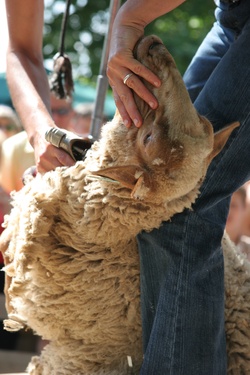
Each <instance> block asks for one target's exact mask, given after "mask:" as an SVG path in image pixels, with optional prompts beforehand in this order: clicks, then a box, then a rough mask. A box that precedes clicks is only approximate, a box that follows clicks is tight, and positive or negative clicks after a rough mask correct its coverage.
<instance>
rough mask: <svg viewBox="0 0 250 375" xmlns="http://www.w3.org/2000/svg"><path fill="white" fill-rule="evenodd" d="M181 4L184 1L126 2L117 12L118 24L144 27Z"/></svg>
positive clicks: (130, 0)
mask: <svg viewBox="0 0 250 375" xmlns="http://www.w3.org/2000/svg"><path fill="white" fill-rule="evenodd" d="M183 2H185V0H165V1H163V0H156V1H152V0H127V1H126V2H125V3H124V4H123V6H122V7H121V8H120V10H119V14H118V17H119V22H122V23H124V24H134V25H138V26H139V27H145V26H147V25H148V24H149V23H150V22H152V21H154V20H155V19H156V18H158V17H160V16H162V15H164V14H166V13H169V12H170V11H171V10H173V9H175V8H177V7H178V6H179V5H180V4H182V3H183ZM118 17H117V20H118Z"/></svg>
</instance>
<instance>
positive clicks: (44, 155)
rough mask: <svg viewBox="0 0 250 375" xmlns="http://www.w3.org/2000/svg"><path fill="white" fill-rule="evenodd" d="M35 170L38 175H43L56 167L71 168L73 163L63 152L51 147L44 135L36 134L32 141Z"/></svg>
mask: <svg viewBox="0 0 250 375" xmlns="http://www.w3.org/2000/svg"><path fill="white" fill-rule="evenodd" d="M34 151H35V162H36V168H37V171H38V172H39V173H45V172H48V171H50V170H53V169H55V168H56V167H63V166H68V167H70V166H72V165H74V164H75V161H74V160H73V159H72V158H71V156H70V155H69V154H68V153H67V152H66V151H64V150H62V149H59V148H57V147H55V146H53V145H52V144H51V143H49V142H47V141H46V140H45V134H40V133H37V134H36V138H35V139H34Z"/></svg>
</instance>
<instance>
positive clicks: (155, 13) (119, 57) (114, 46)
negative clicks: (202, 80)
mask: <svg viewBox="0 0 250 375" xmlns="http://www.w3.org/2000/svg"><path fill="white" fill-rule="evenodd" d="M184 1H185V0H165V1H162V0H156V1H152V0H127V1H126V2H125V3H124V4H123V6H122V7H121V8H120V10H119V11H118V13H117V16H116V18H115V22H114V24H113V28H112V38H111V47H110V54H109V63H108V69H107V75H108V78H109V82H110V85H111V87H112V89H113V94H114V98H115V101H116V105H117V107H118V109H119V111H120V114H121V116H122V118H123V120H124V123H125V124H126V125H127V126H130V125H131V120H132V121H133V123H134V124H135V125H136V126H141V124H142V118H141V115H140V113H139V111H138V109H137V107H136V104H135V102H134V100H133V95H132V90H134V91H135V92H136V93H137V94H138V95H139V96H140V97H141V98H142V99H144V100H145V102H147V103H148V104H149V105H150V106H151V107H152V108H156V107H157V105H158V103H157V100H156V99H155V97H154V96H153V95H152V94H151V93H150V92H149V91H148V90H147V88H146V87H145V86H144V85H143V83H142V82H141V81H140V79H139V78H138V77H137V76H139V77H142V78H144V79H146V80H147V81H148V82H150V83H151V84H152V85H154V86H159V85H160V84H161V82H160V80H159V78H158V77H157V76H156V75H155V74H153V73H152V72H151V71H150V70H148V69H147V68H146V67H144V66H143V65H142V64H140V63H139V62H138V61H137V60H135V59H134V58H133V53H132V51H133V48H134V46H135V44H136V42H137V41H138V39H139V38H140V37H142V36H143V35H144V28H145V26H147V25H148V24H149V23H150V22H152V21H153V20H155V19H156V18H158V17H160V16H162V15H163V14H165V13H168V12H170V11H171V10H173V9H174V8H176V7H178V6H179V5H180V4H181V3H183V2H184ZM130 73H134V74H133V75H132V76H131V77H130V78H129V79H128V80H127V83H126V85H125V84H124V83H123V79H124V77H125V76H126V75H127V74H130Z"/></svg>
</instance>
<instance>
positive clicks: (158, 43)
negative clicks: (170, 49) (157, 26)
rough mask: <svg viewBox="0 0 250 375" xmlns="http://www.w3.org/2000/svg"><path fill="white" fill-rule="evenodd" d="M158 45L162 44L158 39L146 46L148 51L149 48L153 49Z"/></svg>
mask: <svg viewBox="0 0 250 375" xmlns="http://www.w3.org/2000/svg"><path fill="white" fill-rule="evenodd" d="M159 45H162V43H160V42H158V41H155V42H153V43H152V44H150V46H149V47H148V50H149V51H150V50H152V49H154V48H155V47H157V46H159Z"/></svg>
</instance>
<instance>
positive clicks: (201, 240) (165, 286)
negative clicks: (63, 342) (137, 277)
mask: <svg viewBox="0 0 250 375" xmlns="http://www.w3.org/2000/svg"><path fill="white" fill-rule="evenodd" d="M215 16H216V22H215V24H214V26H213V28H212V30H211V31H210V33H209V34H208V35H207V37H206V38H205V40H204V41H203V43H202V45H201V47H200V48H199V50H198V51H197V54H196V55H195V57H194V59H193V60H192V62H191V64H190V66H189V68H188V69H187V72H186V73H185V76H184V80H185V83H186V86H187V88H188V90H189V92H190V96H191V98H192V100H193V102H194V105H195V107H196V108H197V110H198V112H199V113H200V114H202V115H204V116H206V117H207V118H208V119H209V120H210V121H211V122H212V124H213V125H214V129H215V131H217V130H219V129H221V128H222V127H224V126H225V125H227V124H228V123H231V122H233V121H235V120H238V121H240V123H241V126H240V127H239V128H237V129H236V130H234V132H233V134H232V135H231V137H230V139H229V141H228V142H227V144H226V146H225V147H224V149H223V151H222V152H221V153H220V154H219V155H218V156H217V157H216V158H215V159H214V160H213V162H212V163H211V165H210V167H209V169H208V173H207V176H206V179H205V181H204V183H203V186H202V189H201V194H200V196H199V198H198V199H197V201H196V203H195V204H194V206H193V210H192V211H191V210H185V211H184V212H183V213H181V214H177V215H175V216H174V217H173V219H172V220H171V222H165V223H163V225H162V226H161V227H160V229H157V230H154V231H152V232H151V233H144V232H143V233H141V234H140V235H139V236H138V244H139V251H140V261H141V304H142V324H143V342H144V361H143V365H142V368H141V375H225V374H226V367H227V359H226V339H225V330H224V267H223V254H222V249H221V238H222V235H223V231H224V227H225V222H226V217H227V213H228V206H229V200H230V196H231V194H232V193H233V192H234V191H235V190H236V189H237V188H239V187H240V186H241V185H242V184H243V183H244V182H246V181H247V180H249V179H250V1H249V0H241V1H240V2H239V3H236V4H232V5H226V4H223V3H222V2H219V1H217V8H216V11H215Z"/></svg>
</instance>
